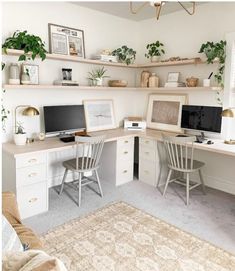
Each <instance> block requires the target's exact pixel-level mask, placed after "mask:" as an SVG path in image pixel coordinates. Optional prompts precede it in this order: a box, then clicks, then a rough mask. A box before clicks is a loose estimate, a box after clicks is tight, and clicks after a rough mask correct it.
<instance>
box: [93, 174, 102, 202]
mask: <svg viewBox="0 0 235 271" xmlns="http://www.w3.org/2000/svg"><path fill="white" fill-rule="evenodd" d="M94 171H95V176H96V180H97V184H98V187H99V190H100V196H101V198H102V197H103V191H102V188H101V184H100V178H99V175H98V172H97V169H95V170H94Z"/></svg>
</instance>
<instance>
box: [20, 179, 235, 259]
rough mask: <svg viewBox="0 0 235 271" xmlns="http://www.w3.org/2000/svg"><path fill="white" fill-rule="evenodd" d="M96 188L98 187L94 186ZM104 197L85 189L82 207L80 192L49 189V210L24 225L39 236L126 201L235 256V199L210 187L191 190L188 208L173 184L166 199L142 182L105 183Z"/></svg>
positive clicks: (178, 189)
mask: <svg viewBox="0 0 235 271" xmlns="http://www.w3.org/2000/svg"><path fill="white" fill-rule="evenodd" d="M92 187H93V188H94V189H95V188H96V187H95V184H94V185H92ZM102 188H103V192H104V197H103V198H100V197H99V196H98V195H97V194H96V193H95V192H94V191H92V190H90V189H89V188H88V187H84V188H83V191H82V206H81V207H80V208H79V207H78V206H77V205H76V203H75V200H77V193H76V192H75V191H74V189H72V188H71V187H70V185H66V186H65V189H64V193H63V194H62V195H61V196H59V195H58V194H57V192H56V190H58V187H55V188H51V189H50V202H49V211H48V212H47V213H43V214H40V215H37V216H34V217H31V218H28V219H25V220H24V222H25V223H26V224H27V225H29V226H30V227H31V228H33V229H34V230H35V231H36V232H37V233H39V234H42V233H45V232H47V231H48V230H50V229H52V228H53V227H56V226H57V225H61V224H63V223H65V222H67V221H69V220H71V219H73V218H77V217H80V216H83V215H85V214H88V213H89V212H91V211H93V210H96V209H98V208H101V207H103V206H104V205H106V204H108V203H110V202H114V201H120V200H122V201H125V202H127V203H130V204H132V205H134V206H135V207H137V208H140V209H142V210H144V211H146V212H148V213H150V214H152V215H154V216H156V217H158V218H160V219H163V220H165V221H166V222H168V223H171V224H173V225H175V226H177V227H179V228H181V229H183V230H185V231H188V232H190V233H192V234H194V235H196V236H198V237H199V238H202V239H204V240H207V241H209V242H210V243H213V244H215V245H217V246H219V247H221V248H223V249H225V250H228V251H230V252H232V253H234V254H235V196H233V195H230V194H227V193H223V192H221V191H217V190H214V189H209V188H207V195H203V194H202V193H201V190H200V189H198V190H197V189H195V190H192V191H191V194H190V205H189V206H188V207H187V206H186V205H185V204H184V202H183V200H182V198H181V197H180V196H179V195H181V196H182V197H183V196H184V189H183V187H182V186H177V185H173V186H172V185H170V186H169V188H168V190H167V193H166V197H165V198H163V197H162V195H161V193H160V192H159V191H158V190H157V189H156V188H154V187H152V186H149V185H147V184H144V183H142V182H140V181H133V182H131V183H128V184H125V185H122V186H120V187H115V186H114V184H113V183H112V182H111V181H110V182H108V181H102Z"/></svg>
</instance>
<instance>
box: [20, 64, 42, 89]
mask: <svg viewBox="0 0 235 271" xmlns="http://www.w3.org/2000/svg"><path fill="white" fill-rule="evenodd" d="M22 72H26V73H28V74H29V78H30V84H31V85H38V84H39V66H38V65H34V64H27V63H25V64H22Z"/></svg>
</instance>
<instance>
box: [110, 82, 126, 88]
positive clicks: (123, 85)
mask: <svg viewBox="0 0 235 271" xmlns="http://www.w3.org/2000/svg"><path fill="white" fill-rule="evenodd" d="M127 84H128V82H127V81H126V80H109V82H108V85H109V87H126V86H127Z"/></svg>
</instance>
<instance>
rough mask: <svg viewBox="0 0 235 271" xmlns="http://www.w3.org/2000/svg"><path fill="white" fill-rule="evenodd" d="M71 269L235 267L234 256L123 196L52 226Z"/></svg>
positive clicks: (57, 251) (229, 270) (48, 239)
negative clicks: (129, 201) (81, 215)
mask: <svg viewBox="0 0 235 271" xmlns="http://www.w3.org/2000/svg"><path fill="white" fill-rule="evenodd" d="M42 240H43V241H44V242H45V250H46V252H48V253H49V254H51V255H54V256H56V257H58V258H59V259H61V260H62V261H63V262H64V263H65V265H66V266H67V268H68V270H69V271H93V270H98V271H134V270H135V271H140V270H141V271H234V270H235V256H234V255H231V254H229V253H228V252H225V251H223V250H222V249H219V248H217V247H214V246H213V245H211V244H209V243H207V242H205V241H202V240H200V239H198V238H196V237H194V236H192V235H191V234H189V233H186V232H184V231H182V230H180V229H178V228H176V227H174V226H171V225H169V224H167V223H166V222H163V221H161V220H159V219H157V218H155V217H153V216H151V215H149V214H147V213H145V212H143V211H141V210H139V209H136V208H134V207H132V206H130V205H128V204H126V203H124V202H118V203H114V204H111V205H108V206H106V207H104V208H102V209H100V210H98V211H96V212H94V213H91V214H89V215H87V216H86V217H83V218H79V219H76V220H72V221H70V222H68V223H66V224H64V225H62V226H59V227H57V228H56V229H54V230H52V231H50V232H48V233H47V234H46V235H45V236H44V237H43V238H42Z"/></svg>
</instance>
